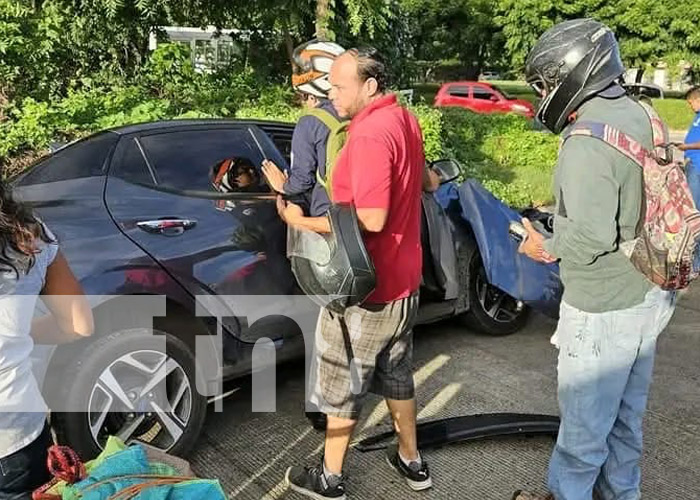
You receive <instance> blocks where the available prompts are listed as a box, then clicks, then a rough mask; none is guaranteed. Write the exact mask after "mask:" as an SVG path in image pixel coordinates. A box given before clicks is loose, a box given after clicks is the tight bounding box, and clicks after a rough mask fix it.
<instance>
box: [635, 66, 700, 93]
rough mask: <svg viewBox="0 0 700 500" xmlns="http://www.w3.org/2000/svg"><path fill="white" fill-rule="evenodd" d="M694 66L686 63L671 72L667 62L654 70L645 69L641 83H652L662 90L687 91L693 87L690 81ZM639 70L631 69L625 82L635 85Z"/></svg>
mask: <svg viewBox="0 0 700 500" xmlns="http://www.w3.org/2000/svg"><path fill="white" fill-rule="evenodd" d="M691 69H692V66H691V65H690V64H688V63H686V62H684V61H681V62H680V63H679V64H678V69H677V70H675V71H671V70H672V68H669V66H668V64H666V63H665V62H660V63H658V64H657V65H656V66H655V67H654V68H651V69H645V70H644V74H643V76H642V79H641V81H640V82H639V83H651V84H654V85H657V86H658V87H660V88H661V89H663V90H665V91H668V90H675V91H681V92H682V91H685V90H687V89H688V88H690V86H691V85H692V82H691V81H690V70H691ZM639 71H640V70H639V69H637V68H635V69H630V70H628V71H627V73H626V74H625V81H627V82H628V83H633V82H636V81H637V75H638V73H639Z"/></svg>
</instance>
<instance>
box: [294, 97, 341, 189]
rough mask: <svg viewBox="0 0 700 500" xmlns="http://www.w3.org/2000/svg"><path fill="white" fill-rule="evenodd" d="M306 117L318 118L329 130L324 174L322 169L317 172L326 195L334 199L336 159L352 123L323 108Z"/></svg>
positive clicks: (318, 180) (317, 177) (307, 111)
mask: <svg viewBox="0 0 700 500" xmlns="http://www.w3.org/2000/svg"><path fill="white" fill-rule="evenodd" d="M304 115H308V116H313V117H316V118H318V119H319V120H321V123H323V124H324V125H325V126H326V127H327V128H328V130H329V134H328V142H327V144H326V164H325V165H323V172H322V171H321V168H318V169H317V170H316V182H318V183H319V184H320V185H321V186H323V188H324V189H325V190H326V193H328V197H329V198H330V199H332V195H331V186H332V175H333V166H334V164H335V157H336V156H337V153H338V152H339V150H340V149H341V148H342V146H343V145H344V143H345V138H344V135H345V134H346V133H347V128H348V126H349V125H350V121H349V120H340V119H338V118H336V117H335V116H333V114H332V113H330V112H329V111H327V110H325V109H322V108H312V109H309V110H306V112H305V113H304Z"/></svg>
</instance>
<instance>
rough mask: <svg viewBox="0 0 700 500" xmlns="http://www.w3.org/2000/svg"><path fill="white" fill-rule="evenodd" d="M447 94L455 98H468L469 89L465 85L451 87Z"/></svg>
mask: <svg viewBox="0 0 700 500" xmlns="http://www.w3.org/2000/svg"><path fill="white" fill-rule="evenodd" d="M447 93H448V94H450V95H451V96H455V97H466V98H468V97H469V87H468V86H467V85H452V86H451V87H450V88H448V89H447Z"/></svg>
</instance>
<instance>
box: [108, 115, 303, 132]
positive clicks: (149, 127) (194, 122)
mask: <svg viewBox="0 0 700 500" xmlns="http://www.w3.org/2000/svg"><path fill="white" fill-rule="evenodd" d="M226 125H229V126H230V125H239V126H240V125H258V126H261V127H263V128H266V127H270V126H275V127H284V128H287V127H293V126H294V124H293V123H287V122H280V121H272V120H232V119H222V118H207V119H187V120H160V121H155V122H146V123H137V124H135V125H125V126H123V127H116V128H111V129H109V131H110V132H114V133H115V134H119V135H128V134H141V133H144V132H157V131H161V130H168V129H176V128H187V127H193V126H194V127H198V126H217V127H219V126H226Z"/></svg>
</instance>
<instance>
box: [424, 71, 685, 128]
mask: <svg viewBox="0 0 700 500" xmlns="http://www.w3.org/2000/svg"><path fill="white" fill-rule="evenodd" d="M488 83H492V84H494V85H496V86H497V87H499V88H500V89H502V90H503V91H505V92H506V93H507V94H509V95H511V96H513V97H516V98H518V99H526V100H528V101H530V102H532V103H533V104H534V102H535V93H534V92H533V91H532V89H531V88H530V87H529V86H528V85H527V84H526V83H525V82H521V81H505V80H504V81H500V80H499V81H490V82H488ZM439 88H440V84H439V83H422V84H418V85H416V86H414V89H415V92H416V100H417V101H418V102H421V99H423V102H424V103H425V104H428V105H432V104H433V101H434V99H435V94H437V91H438V89H439ZM653 104H654V108H655V109H656V110H657V111H658V112H659V115H661V118H662V119H663V120H664V121H665V122H666V124H667V125H668V128H669V129H670V130H677V131H685V130H687V129H688V127H690V124H691V123H692V121H693V116H694V114H693V112H692V111H691V109H690V107H688V104H687V103H686V102H685V100H684V99H683V95H682V93H678V92H667V93H666V98H665V99H654V100H653Z"/></svg>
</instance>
